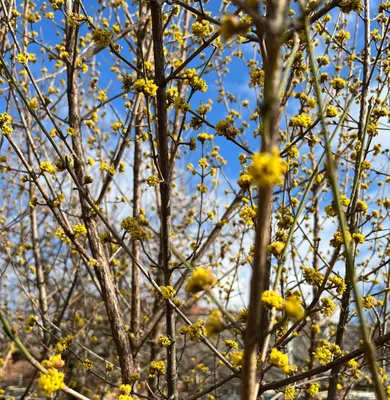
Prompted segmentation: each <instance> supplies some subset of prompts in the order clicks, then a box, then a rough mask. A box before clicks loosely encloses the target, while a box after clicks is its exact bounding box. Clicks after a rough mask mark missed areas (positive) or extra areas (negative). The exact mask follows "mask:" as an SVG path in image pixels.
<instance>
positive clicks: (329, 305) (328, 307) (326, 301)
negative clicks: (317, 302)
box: [321, 297, 335, 317]
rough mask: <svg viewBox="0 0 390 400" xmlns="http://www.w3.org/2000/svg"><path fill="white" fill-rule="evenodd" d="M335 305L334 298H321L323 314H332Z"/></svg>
mask: <svg viewBox="0 0 390 400" xmlns="http://www.w3.org/2000/svg"><path fill="white" fill-rule="evenodd" d="M334 310H335V305H334V303H333V300H332V299H331V298H329V297H324V298H322V299H321V314H324V315H326V316H328V317H329V316H331V315H332V314H333V313H334Z"/></svg>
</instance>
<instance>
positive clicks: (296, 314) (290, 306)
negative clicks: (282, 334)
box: [284, 294, 305, 319]
mask: <svg viewBox="0 0 390 400" xmlns="http://www.w3.org/2000/svg"><path fill="white" fill-rule="evenodd" d="M284 310H285V312H286V315H288V316H289V317H293V318H297V319H301V318H303V316H304V315H305V311H304V309H303V307H302V300H301V298H300V296H298V295H296V294H291V295H290V296H287V298H286V302H285V303H284Z"/></svg>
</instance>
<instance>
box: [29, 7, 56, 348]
mask: <svg viewBox="0 0 390 400" xmlns="http://www.w3.org/2000/svg"><path fill="white" fill-rule="evenodd" d="M25 5H26V6H25V8H24V13H25V14H27V13H28V10H29V4H28V3H27V2H26V4H25ZM23 29H24V34H25V35H26V37H27V36H28V22H27V19H25V22H24V24H23ZM23 51H25V52H27V46H26V43H25V42H23ZM24 82H25V84H26V86H27V77H26V78H25V79H24ZM24 109H25V110H26V113H25V128H26V129H27V130H28V131H29V132H30V133H31V132H32V130H31V128H32V118H31V114H30V113H29V112H28V110H27V108H26V107H24ZM32 146H33V143H32V142H30V141H29V140H28V141H27V152H28V161H29V163H30V165H34V162H33V150H32ZM35 189H36V188H35V184H34V183H33V182H31V181H30V183H29V196H30V199H31V198H33V197H34V196H35ZM29 214H30V215H29V216H30V223H31V243H32V250H33V255H34V265H35V270H36V278H37V279H36V281H37V288H38V296H39V299H38V300H39V310H40V313H41V316H42V324H43V326H44V327H45V328H46V329H48V324H47V320H46V317H47V312H48V305H47V291H46V282H45V271H44V269H43V265H42V256H41V249H40V245H39V236H38V221H37V210H36V208H35V207H34V208H32V207H30V213H29ZM43 339H44V343H45V344H48V342H49V340H50V337H49V334H48V331H47V330H45V331H44V332H43Z"/></svg>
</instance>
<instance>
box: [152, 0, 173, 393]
mask: <svg viewBox="0 0 390 400" xmlns="http://www.w3.org/2000/svg"><path fill="white" fill-rule="evenodd" d="M150 7H151V14H152V33H153V50H154V62H155V83H156V84H157V86H158V91H157V124H158V125H157V143H158V162H159V167H160V171H161V174H162V182H161V183H160V196H161V240H160V246H161V251H162V258H163V260H162V262H163V264H162V268H163V274H164V284H165V285H166V286H171V285H172V276H171V273H172V271H171V169H170V164H169V162H170V160H169V146H168V132H167V102H166V90H165V65H164V64H165V60H164V45H163V22H162V1H160V0H151V1H150ZM171 161H172V160H171ZM165 315H166V325H167V335H168V337H169V338H170V339H171V345H170V346H168V347H167V382H168V398H169V399H177V398H178V391H177V385H176V382H177V371H176V368H177V367H176V343H175V337H176V334H175V314H174V311H173V308H172V306H171V305H170V303H169V302H168V301H167V302H166V313H165Z"/></svg>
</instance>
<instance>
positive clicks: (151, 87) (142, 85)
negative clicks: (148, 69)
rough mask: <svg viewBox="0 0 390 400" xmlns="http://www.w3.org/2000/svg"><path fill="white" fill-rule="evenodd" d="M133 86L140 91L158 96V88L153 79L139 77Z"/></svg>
mask: <svg viewBox="0 0 390 400" xmlns="http://www.w3.org/2000/svg"><path fill="white" fill-rule="evenodd" d="M133 87H134V89H135V90H136V91H137V92H138V93H143V94H145V95H146V96H151V97H155V96H156V94H157V89H158V86H157V85H156V84H155V83H154V81H153V79H138V80H136V81H135V82H134V85H133Z"/></svg>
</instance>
